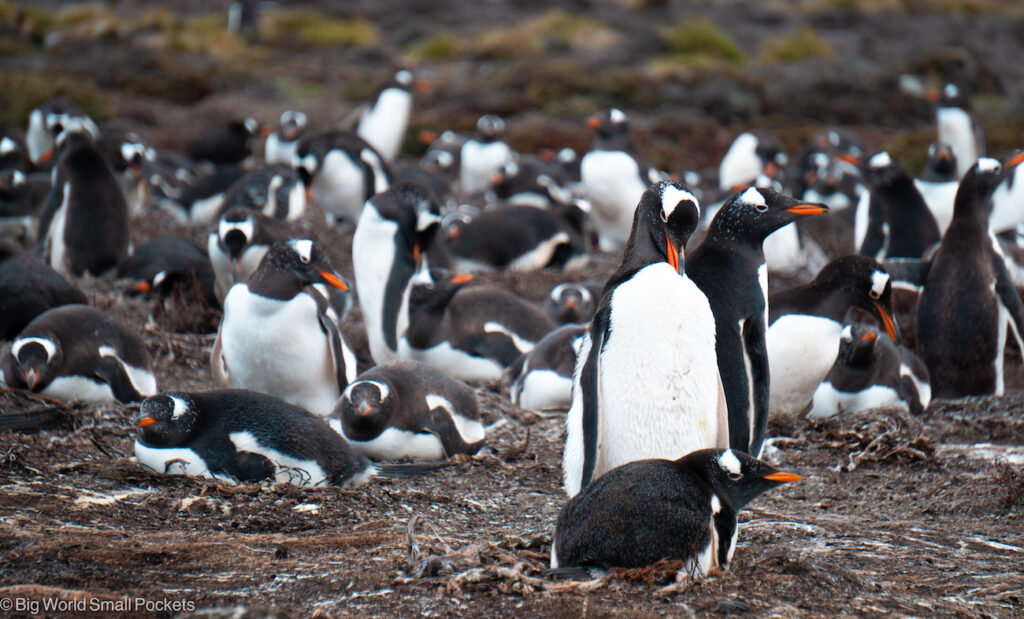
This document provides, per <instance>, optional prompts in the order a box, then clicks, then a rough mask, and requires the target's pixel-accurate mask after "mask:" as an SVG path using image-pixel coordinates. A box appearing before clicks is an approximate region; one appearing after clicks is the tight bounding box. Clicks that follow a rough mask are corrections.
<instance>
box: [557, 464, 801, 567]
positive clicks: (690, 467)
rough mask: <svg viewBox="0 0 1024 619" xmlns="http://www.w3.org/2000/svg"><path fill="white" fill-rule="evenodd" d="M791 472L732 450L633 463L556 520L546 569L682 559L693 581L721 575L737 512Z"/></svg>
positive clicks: (733, 536) (605, 478) (587, 491)
mask: <svg viewBox="0 0 1024 619" xmlns="http://www.w3.org/2000/svg"><path fill="white" fill-rule="evenodd" d="M801 479H803V476H801V475H799V474H798V473H792V472H788V471H780V470H778V469H776V468H774V467H772V466H769V465H768V464H766V463H764V462H762V461H760V460H756V459H754V458H751V457H750V456H748V455H747V454H745V453H743V452H738V451H733V450H731V449H726V450H724V451H723V450H717V449H701V450H697V451H694V452H692V453H690V454H688V455H686V456H683V457H681V458H679V459H678V460H674V461H672V460H667V459H666V460H661V459H652V460H639V461H634V462H629V463H628V464H625V465H623V466H620V467H618V468H617V469H615V470H613V471H609V472H608V473H607V474H605V475H604V476H603V477H601V479H599V480H597V481H595V482H594V483H593V484H591V485H590V486H588V487H587V488H585V489H584V490H583V492H581V493H580V494H579V495H577V496H576V497H574V498H573V499H572V500H570V501H569V503H568V504H567V505H566V506H565V507H564V508H563V509H562V512H561V513H560V514H559V515H558V524H557V525H556V528H555V536H554V540H553V542H552V544H551V567H552V568H559V567H599V568H610V567H625V568H636V567H644V566H647V565H650V564H651V563H655V562H657V561H659V560H662V559H668V560H673V559H675V560H682V562H683V565H682V568H681V569H680V573H681V575H683V576H689V577H690V578H692V579H694V580H700V579H702V578H703V577H704V576H706V575H707V574H708V573H709V572H710V571H711V569H712V568H716V567H717V568H720V569H725V568H726V567H728V565H729V563H730V562H731V561H732V556H733V551H734V550H735V549H736V514H737V512H739V510H741V509H743V508H744V507H745V506H746V505H747V504H748V503H750V501H752V500H754V499H755V498H757V496H758V495H760V494H761V493H763V492H765V491H767V490H770V489H771V488H774V487H775V486H778V485H780V484H784V483H787V482H793V481H799V480H801Z"/></svg>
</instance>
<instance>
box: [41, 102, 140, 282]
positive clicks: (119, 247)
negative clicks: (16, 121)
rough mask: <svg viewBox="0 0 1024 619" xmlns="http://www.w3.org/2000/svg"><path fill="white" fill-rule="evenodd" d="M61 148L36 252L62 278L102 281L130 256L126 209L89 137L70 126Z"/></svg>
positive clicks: (59, 148)
mask: <svg viewBox="0 0 1024 619" xmlns="http://www.w3.org/2000/svg"><path fill="white" fill-rule="evenodd" d="M68 122H69V123H70V121H68ZM57 148H58V150H59V151H60V155H59V157H60V158H59V160H58V163H57V167H56V169H55V170H56V171H55V172H54V176H53V179H54V182H53V187H52V188H51V189H50V194H49V196H47V198H46V205H45V207H44V209H43V213H42V215H41V217H40V221H39V237H38V240H37V250H38V251H39V252H40V254H41V255H42V256H43V257H44V259H45V260H46V261H47V262H48V263H49V265H50V266H51V267H52V268H53V269H54V270H56V271H57V272H59V273H62V274H72V275H76V276H77V275H81V274H82V273H86V272H88V273H91V274H92V275H102V274H103V273H105V272H107V271H109V270H111V269H113V268H114V267H116V266H117V264H118V262H120V261H121V260H122V259H123V258H124V257H125V256H126V255H127V254H128V245H129V222H128V204H127V203H126V202H125V199H124V194H123V193H121V187H120V185H118V183H117V180H116V179H115V178H114V174H113V172H111V170H110V166H109V165H107V162H106V161H105V160H104V159H103V157H102V156H101V155H100V154H99V152H98V151H97V150H96V148H95V147H94V146H93V145H92V142H91V138H89V137H88V134H87V133H84V132H80V131H77V130H75V131H72V127H71V126H70V125H69V126H68V128H67V129H66V130H65V131H64V132H63V133H61V134H60V136H58V138H57Z"/></svg>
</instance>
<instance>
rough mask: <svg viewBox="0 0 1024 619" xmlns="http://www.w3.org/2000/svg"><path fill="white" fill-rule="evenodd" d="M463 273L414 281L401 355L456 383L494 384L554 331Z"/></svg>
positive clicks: (532, 309) (534, 310) (529, 309)
mask: <svg viewBox="0 0 1024 619" xmlns="http://www.w3.org/2000/svg"><path fill="white" fill-rule="evenodd" d="M470 281H472V276H471V275H470V274H467V273H460V274H457V275H455V276H452V277H450V278H447V279H440V278H437V277H435V276H434V275H433V273H432V272H431V271H430V270H429V269H427V268H422V269H421V270H420V272H419V273H417V275H416V276H415V277H413V278H412V280H411V282H410V283H411V286H410V289H409V294H408V308H409V309H408V314H409V317H408V328H407V329H406V331H405V333H404V334H403V335H402V337H401V340H400V341H399V353H400V354H401V356H403V357H407V358H412V359H416V360H419V361H423V362H426V363H430V364H432V365H435V366H437V367H440V368H443V369H444V370H445V371H447V372H448V373H449V374H451V375H452V376H454V377H455V378H459V379H461V380H469V381H494V380H499V379H500V378H501V377H502V374H503V373H504V371H505V369H506V368H507V367H508V366H510V365H511V364H512V363H513V362H515V360H516V359H517V358H518V357H519V356H520V355H521V354H523V353H524V352H528V351H530V350H531V349H532V348H533V346H534V345H535V344H536V343H537V342H538V341H539V340H540V339H541V338H542V337H544V335H546V334H547V333H548V332H550V331H551V330H552V329H554V328H555V325H554V324H553V323H551V321H550V320H548V317H547V316H546V315H545V314H544V312H542V311H541V310H540V308H538V307H536V306H534V305H533V304H532V303H529V302H527V301H525V300H523V299H522V298H520V297H518V296H516V295H515V294H513V293H511V292H509V291H507V290H504V289H502V288H495V287H490V286H470V287H465V284H467V283H469V282H470Z"/></svg>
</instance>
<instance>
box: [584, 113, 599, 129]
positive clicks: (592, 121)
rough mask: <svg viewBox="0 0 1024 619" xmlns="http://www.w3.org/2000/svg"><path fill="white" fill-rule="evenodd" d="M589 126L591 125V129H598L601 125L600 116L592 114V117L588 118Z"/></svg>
mask: <svg viewBox="0 0 1024 619" xmlns="http://www.w3.org/2000/svg"><path fill="white" fill-rule="evenodd" d="M587 126H588V127H590V128H591V129H597V128H598V127H600V126H601V119H600V118H598V117H597V116H591V117H590V118H588V119H587Z"/></svg>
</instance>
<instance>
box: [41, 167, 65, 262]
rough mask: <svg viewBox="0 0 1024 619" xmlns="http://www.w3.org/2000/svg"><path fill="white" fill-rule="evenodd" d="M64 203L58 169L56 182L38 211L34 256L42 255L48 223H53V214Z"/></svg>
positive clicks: (62, 187) (62, 183)
mask: <svg viewBox="0 0 1024 619" xmlns="http://www.w3.org/2000/svg"><path fill="white" fill-rule="evenodd" d="M63 202H64V182H63V180H62V179H61V175H60V171H59V168H58V172H57V177H56V180H55V181H54V183H53V186H52V187H51V188H50V191H49V192H48V193H47V194H46V201H45V202H44V203H43V206H42V208H41V209H40V211H39V212H40V215H39V228H38V229H37V231H36V234H37V236H36V254H37V255H44V252H45V247H44V245H45V243H46V239H47V237H48V236H49V233H50V223H51V222H52V221H53V216H54V214H56V213H57V209H59V208H60V205H61V204H62V203H63Z"/></svg>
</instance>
